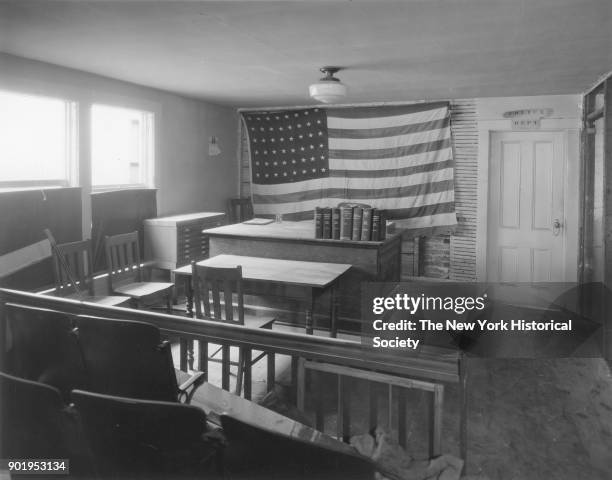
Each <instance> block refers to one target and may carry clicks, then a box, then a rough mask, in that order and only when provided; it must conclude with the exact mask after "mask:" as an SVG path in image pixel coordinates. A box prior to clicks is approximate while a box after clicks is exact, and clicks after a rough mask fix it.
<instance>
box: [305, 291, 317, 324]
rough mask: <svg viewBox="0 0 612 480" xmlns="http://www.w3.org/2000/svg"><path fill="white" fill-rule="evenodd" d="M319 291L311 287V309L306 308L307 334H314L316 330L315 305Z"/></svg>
mask: <svg viewBox="0 0 612 480" xmlns="http://www.w3.org/2000/svg"><path fill="white" fill-rule="evenodd" d="M316 295H317V292H316V291H315V289H314V288H311V289H310V310H306V335H312V333H313V331H314V307H315V299H316Z"/></svg>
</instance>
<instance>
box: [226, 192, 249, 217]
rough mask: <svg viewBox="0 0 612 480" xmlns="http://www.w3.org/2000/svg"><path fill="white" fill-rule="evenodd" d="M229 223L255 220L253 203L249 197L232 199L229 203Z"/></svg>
mask: <svg viewBox="0 0 612 480" xmlns="http://www.w3.org/2000/svg"><path fill="white" fill-rule="evenodd" d="M227 209H228V212H229V223H240V222H245V221H246V220H250V219H251V218H253V203H252V202H251V199H250V198H249V197H238V198H230V199H229V200H228V202H227Z"/></svg>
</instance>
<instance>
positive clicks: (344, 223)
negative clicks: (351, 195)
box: [340, 207, 353, 240]
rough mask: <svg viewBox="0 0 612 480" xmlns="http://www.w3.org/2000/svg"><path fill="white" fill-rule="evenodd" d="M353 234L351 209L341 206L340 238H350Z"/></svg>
mask: <svg viewBox="0 0 612 480" xmlns="http://www.w3.org/2000/svg"><path fill="white" fill-rule="evenodd" d="M352 236H353V209H352V208H351V207H342V208H341V209H340V239H341V240H350V239H351V237H352Z"/></svg>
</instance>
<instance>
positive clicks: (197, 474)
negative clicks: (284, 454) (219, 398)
mask: <svg viewBox="0 0 612 480" xmlns="http://www.w3.org/2000/svg"><path fill="white" fill-rule="evenodd" d="M72 398H73V400H74V404H75V407H76V409H77V411H78V412H79V416H80V418H81V421H82V424H83V431H84V433H85V436H86V438H87V439H88V441H89V445H90V446H91V450H92V454H93V459H94V465H95V467H96V471H97V474H98V475H99V477H100V478H126V479H127V478H145V479H162V478H163V479H167V478H191V479H194V478H202V479H206V478H217V477H218V473H219V466H220V465H219V459H220V457H219V452H220V447H221V441H220V440H221V437H220V436H219V435H218V434H217V435H216V436H215V435H214V434H211V433H210V432H209V429H208V426H207V423H206V420H207V418H206V413H204V411H203V410H202V409H200V408H197V407H193V406H190V405H182V404H177V403H169V402H156V401H150V400H141V399H134V398H124V397H116V396H109V395H101V394H97V393H92V392H86V391H81V390H74V391H73V392H72ZM219 477H220V475H219Z"/></svg>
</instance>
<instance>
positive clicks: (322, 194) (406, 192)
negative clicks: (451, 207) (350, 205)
mask: <svg viewBox="0 0 612 480" xmlns="http://www.w3.org/2000/svg"><path fill="white" fill-rule="evenodd" d="M452 189H453V180H452V179H450V180H441V181H439V182H430V183H420V184H416V185H404V186H393V187H387V188H378V189H372V188H350V189H348V188H334V187H330V188H325V189H323V190H305V191H301V192H292V193H284V194H276V195H261V194H259V193H254V194H253V201H254V202H255V203H258V204H265V203H269V204H270V203H271V204H275V203H291V202H302V201H308V200H313V199H321V198H349V199H356V198H360V199H363V200H370V199H373V198H381V197H385V198H393V197H415V196H421V195H426V194H428V193H435V192H443V191H452Z"/></svg>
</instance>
